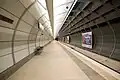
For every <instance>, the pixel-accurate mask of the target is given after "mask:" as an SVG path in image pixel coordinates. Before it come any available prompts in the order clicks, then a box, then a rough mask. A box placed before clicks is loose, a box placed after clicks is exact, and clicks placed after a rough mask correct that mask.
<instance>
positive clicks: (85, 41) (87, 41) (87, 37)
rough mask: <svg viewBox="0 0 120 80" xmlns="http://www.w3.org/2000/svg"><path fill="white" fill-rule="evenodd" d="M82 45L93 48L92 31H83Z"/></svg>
mask: <svg viewBox="0 0 120 80" xmlns="http://www.w3.org/2000/svg"><path fill="white" fill-rule="evenodd" d="M82 46H83V47H87V48H90V49H92V32H86V33H82Z"/></svg>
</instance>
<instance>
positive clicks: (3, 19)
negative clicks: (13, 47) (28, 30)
mask: <svg viewBox="0 0 120 80" xmlns="http://www.w3.org/2000/svg"><path fill="white" fill-rule="evenodd" d="M0 20H2V21H5V22H7V23H10V24H13V20H12V19H10V18H7V17H5V16H3V15H1V14H0Z"/></svg>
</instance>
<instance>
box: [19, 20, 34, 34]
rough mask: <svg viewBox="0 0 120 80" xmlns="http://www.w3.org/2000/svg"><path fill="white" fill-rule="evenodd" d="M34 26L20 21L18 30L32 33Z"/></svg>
mask: <svg viewBox="0 0 120 80" xmlns="http://www.w3.org/2000/svg"><path fill="white" fill-rule="evenodd" d="M31 28H32V26H30V25H28V24H26V23H25V22H23V21H20V23H19V25H18V28H17V30H21V31H24V32H28V33H29V32H30V30H31Z"/></svg>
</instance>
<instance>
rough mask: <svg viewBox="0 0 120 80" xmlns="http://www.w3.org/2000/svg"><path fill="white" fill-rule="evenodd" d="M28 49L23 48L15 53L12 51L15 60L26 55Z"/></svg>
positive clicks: (17, 60)
mask: <svg viewBox="0 0 120 80" xmlns="http://www.w3.org/2000/svg"><path fill="white" fill-rule="evenodd" d="M28 54H29V53H28V49H24V50H21V51H18V52H16V53H14V55H15V62H16V63H17V62H19V61H20V60H22V59H23V58H25V57H27V56H28Z"/></svg>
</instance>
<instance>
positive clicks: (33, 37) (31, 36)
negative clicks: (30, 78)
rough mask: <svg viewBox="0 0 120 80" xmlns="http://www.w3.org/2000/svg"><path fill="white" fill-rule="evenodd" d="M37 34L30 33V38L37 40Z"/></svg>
mask: <svg viewBox="0 0 120 80" xmlns="http://www.w3.org/2000/svg"><path fill="white" fill-rule="evenodd" d="M36 36H37V35H35V34H30V36H29V40H34V41H35V39H36Z"/></svg>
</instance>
